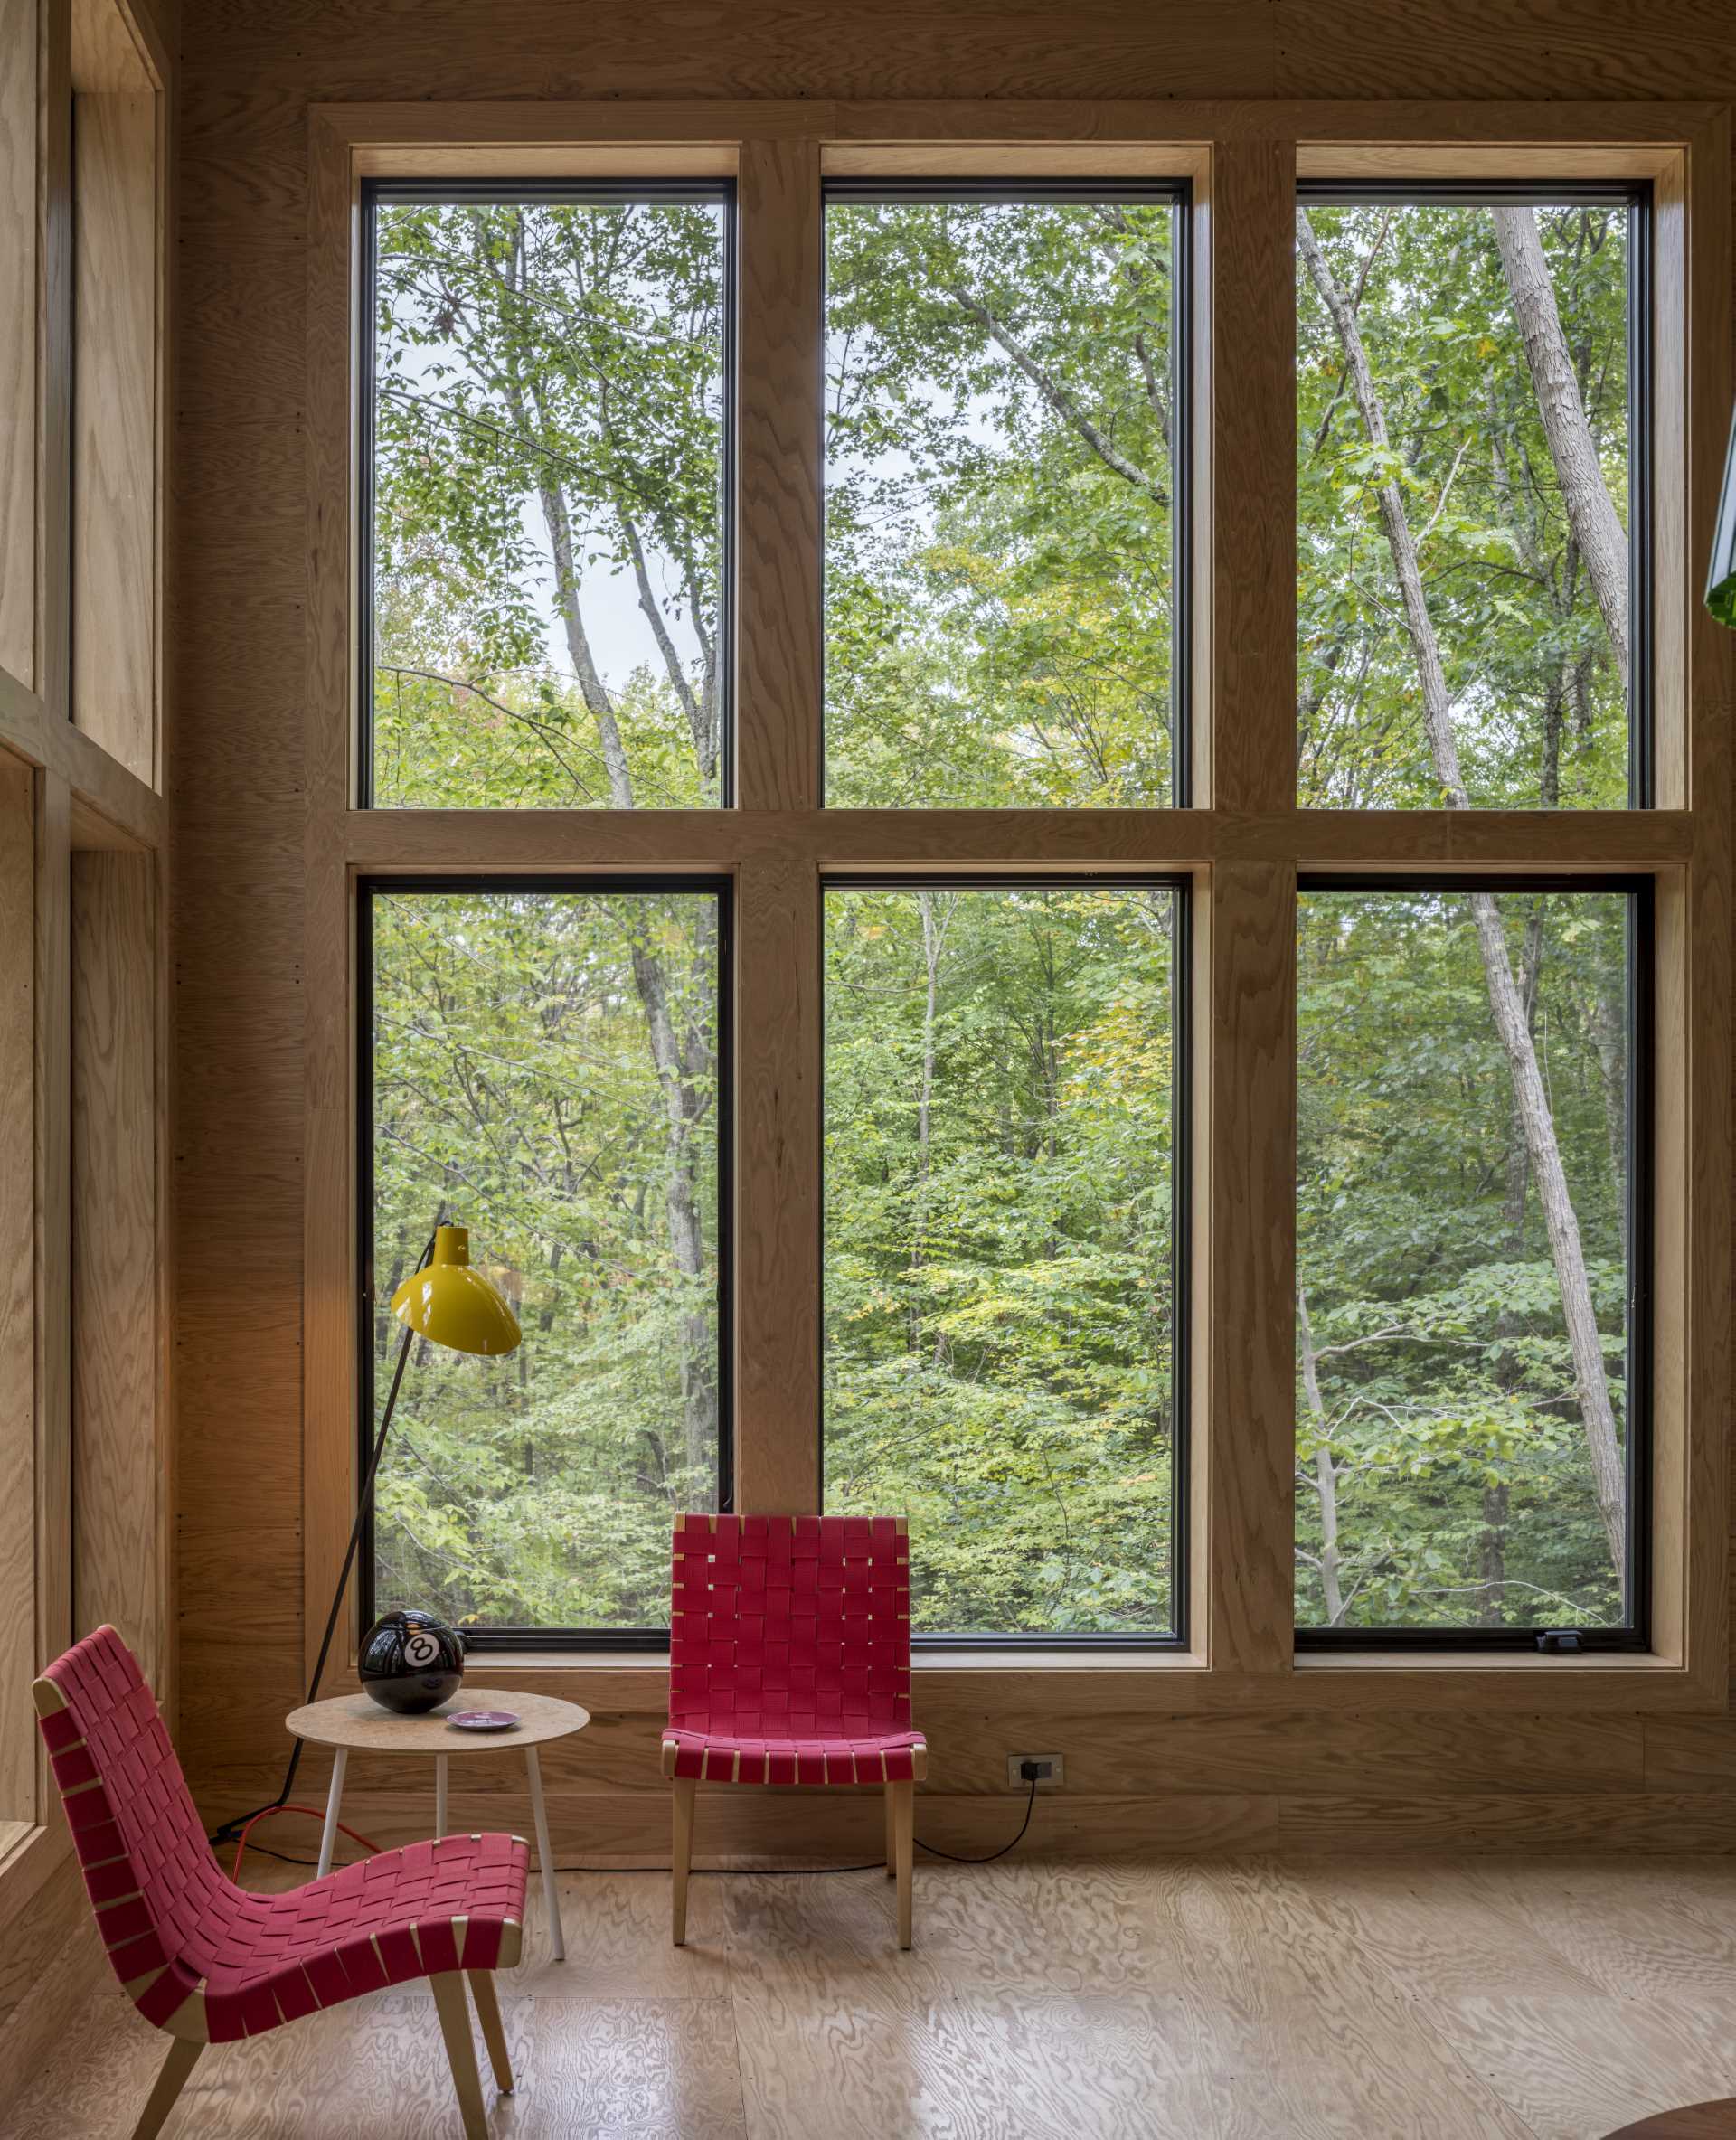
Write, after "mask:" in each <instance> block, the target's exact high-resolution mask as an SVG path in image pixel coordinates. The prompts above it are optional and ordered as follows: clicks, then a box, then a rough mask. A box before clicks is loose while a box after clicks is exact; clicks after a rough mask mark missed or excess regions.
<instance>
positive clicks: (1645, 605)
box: [1296, 178, 1657, 817]
mask: <svg viewBox="0 0 1736 2140" xmlns="http://www.w3.org/2000/svg"><path fill="white" fill-rule="evenodd" d="M1653 191H1654V189H1653V185H1652V182H1651V180H1650V179H1649V178H1636V179H1583V178H1577V179H1574V178H1564V179H1561V180H1560V181H1557V182H1554V183H1552V182H1551V181H1549V180H1547V179H1513V180H1495V179H1401V178H1394V179H1335V178H1304V179H1298V180H1297V188H1296V198H1297V207H1298V208H1307V207H1309V206H1311V205H1312V206H1318V207H1321V208H1371V207H1372V208H1379V207H1382V206H1391V207H1394V208H1437V207H1439V208H1526V207H1529V208H1571V207H1575V206H1585V207H1606V208H1608V207H1618V206H1619V207H1625V208H1626V209H1627V211H1628V632H1629V648H1628V808H1629V809H1630V810H1650V809H1655V808H1656V676H1655V660H1654V651H1655V641H1656V477H1655V471H1656V429H1655V427H1656V421H1657V410H1656V392H1655V382H1654V370H1655V367H1654V363H1653V354H1652V331H1653V326H1654V324H1655V322H1656V314H1657V306H1656V273H1655V257H1656V249H1655V245H1654V240H1653V230H1654V218H1655V208H1654V201H1653ZM1299 525H1300V523H1299V518H1298V529H1299ZM1377 807H1379V808H1388V807H1391V808H1392V815H1393V816H1395V817H1397V816H1402V815H1404V812H1403V810H1402V809H1401V808H1399V807H1396V806H1385V805H1381V806H1377ZM1497 807H1498V806H1495V805H1481V804H1479V805H1478V806H1477V808H1478V809H1479V810H1483V809H1487V810H1490V811H1494V810H1495V808H1497ZM1574 814H1575V813H1574V812H1572V811H1571V810H1568V811H1563V812H1562V815H1569V816H1571V815H1574Z"/></svg>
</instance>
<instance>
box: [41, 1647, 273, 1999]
mask: <svg viewBox="0 0 1736 2140" xmlns="http://www.w3.org/2000/svg"><path fill="white" fill-rule="evenodd" d="M35 1693H36V1708H37V1712H38V1722H39V1723H40V1725H41V1727H42V1737H43V1739H45V1740H46V1742H47V1745H48V1750H49V1755H50V1758H51V1759H52V1764H53V1768H54V1780H55V1782H56V1783H57V1784H58V1785H59V1786H60V1790H61V1803H62V1804H63V1805H64V1806H65V1808H66V1819H67V1825H68V1826H69V1827H70V1828H71V1831H72V1843H73V1847H74V1849H75V1850H76V1851H77V1852H78V1854H79V1862H80V1866H82V1868H83V1870H84V1884H85V1887H86V1888H87V1889H88V1890H89V1891H90V1902H91V1907H92V1908H93V1909H95V1910H96V1912H97V1927H98V1929H99V1931H100V1932H101V1934H102V1937H103V1944H104V1945H105V1946H106V1947H108V1949H109V1961H110V1962H112V1963H113V1965H114V1970H115V1975H117V1976H118V1978H119V1979H120V1981H121V1983H122V1984H134V1983H136V1982H137V1980H138V1979H140V1978H144V1977H149V1976H151V1975H152V1974H153V1973H154V1972H161V1974H160V1975H156V1977H155V1980H154V1981H152V1982H151V1983H149V1984H145V1985H143V1986H141V1987H140V1989H139V1990H138V1991H137V1994H136V1998H137V2005H138V2008H139V2011H140V2012H141V2013H143V2014H145V2016H146V2019H147V2020H149V2021H153V2022H158V2023H159V2024H160V2023H161V2022H165V2021H166V2020H167V2019H168V2017H169V2015H170V2014H172V2013H174V2012H175V2008H176V2007H177V2006H179V2005H180V2004H181V2003H182V2001H183V2000H184V1998H185V1997H186V1996H187V1994H188V1993H189V1992H191V1991H193V1990H194V1989H195V1988H196V1986H197V1984H198V1982H199V1977H200V1975H201V1972H200V1971H199V1969H198V1968H197V1967H196V1966H191V1965H190V1964H188V1963H187V1962H185V1961H184V1960H183V1959H182V1956H184V1954H185V1953H186V1951H187V1949H188V1948H189V1947H190V1946H192V1947H195V1949H196V1947H197V1941H196V1939H195V1938H194V1934H195V1932H196V1929H197V1928H198V1926H199V1925H200V1923H201V1921H202V1919H203V1921H204V1923H205V1924H206V1925H209V1924H210V1923H211V1921H212V1915H213V1906H216V1908H217V1909H221V1906H222V1905H221V1901H220V1898H226V1897H228V1896H229V1895H231V1894H232V1890H231V1889H230V1885H229V1882H228V1881H226V1880H225V1879H224V1878H223V1875H222V1871H220V1869H219V1867H218V1864H217V1861H216V1859H215V1858H214V1857H213V1856H212V1851H211V1845H210V1844H209V1843H207V1842H206V1840H205V1834H204V1830H203V1827H202V1826H201V1824H200V1820H199V1815H198V1812H197V1810H196V1809H195V1807H194V1805H193V1796H192V1794H191V1793H190V1792H189V1791H188V1789H187V1785H186V1778H185V1777H184V1776H183V1775H182V1773H181V1764H180V1762H179V1761H178V1760H176V1758H175V1749H174V1748H173V1747H172V1746H171V1745H170V1744H169V1735H168V1732H167V1731H166V1730H165V1728H164V1724H163V1718H162V1715H161V1712H160V1711H158V1709H157V1706H156V1698H155V1696H154V1695H153V1694H152V1692H151V1690H150V1688H149V1686H148V1685H147V1684H146V1679H145V1675H144V1673H142V1672H141V1671H140V1670H139V1668H138V1660H137V1657H135V1656H134V1654H133V1653H132V1652H131V1650H129V1649H128V1648H127V1645H126V1644H125V1643H124V1642H123V1641H122V1640H121V1638H120V1636H118V1635H117V1634H116V1632H115V1630H114V1629H113V1628H112V1627H99V1628H98V1629H97V1631H96V1633H95V1634H94V1635H87V1636H85V1638H84V1640H83V1641H82V1642H80V1643H76V1644H74V1645H73V1646H72V1648H71V1649H70V1650H68V1651H67V1653H66V1654H65V1655H64V1656H63V1657H61V1658H58V1659H57V1660H56V1661H55V1662H54V1663H53V1664H51V1665H50V1666H49V1668H48V1670H47V1672H46V1673H44V1674H43V1676H42V1678H41V1679H39V1680H38V1681H37V1682H36V1686H35ZM165 1964H167V1965H169V1966H168V1967H167V1968H166V1969H165V1967H164V1965H165Z"/></svg>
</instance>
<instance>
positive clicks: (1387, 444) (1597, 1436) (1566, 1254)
mask: <svg viewBox="0 0 1736 2140" xmlns="http://www.w3.org/2000/svg"><path fill="white" fill-rule="evenodd" d="M1296 230H1297V245H1298V247H1299V248H1300V250H1301V253H1302V258H1303V261H1304V263H1305V265H1306V266H1307V270H1308V275H1309V278H1310V279H1311V280H1312V281H1313V283H1314V286H1315V288H1316V290H1317V291H1318V292H1319V294H1320V299H1321V302H1322V303H1323V304H1324V305H1325V306H1326V310H1327V312H1328V313H1329V314H1330V315H1331V316H1332V322H1333V325H1334V327H1335V329H1336V331H1337V335H1338V341H1339V345H1340V347H1341V348H1342V349H1343V351H1344V364H1345V368H1346V370H1347V371H1348V372H1349V373H1350V378H1351V384H1352V387H1353V390H1354V393H1355V397H1356V405H1357V408H1358V409H1359V410H1360V411H1361V413H1362V418H1363V429H1365V430H1366V432H1367V433H1368V440H1369V444H1370V445H1371V446H1373V448H1375V450H1376V452H1378V453H1382V454H1385V453H1387V452H1388V451H1389V450H1390V448H1391V438H1390V437H1389V434H1388V431H1387V424H1386V411H1385V410H1384V408H1383V407H1382V402H1381V398H1380V395H1379V393H1378V392H1377V391H1376V390H1375V385H1374V375H1373V372H1372V371H1371V369H1370V367H1369V363H1368V355H1367V352H1366V351H1365V350H1364V348H1363V337H1362V331H1361V329H1360V328H1359V327H1358V325H1357V324H1356V316H1355V314H1354V311H1353V309H1352V308H1351V306H1350V304H1349V301H1348V300H1347V298H1346V297H1345V296H1344V291H1343V290H1342V289H1341V288H1339V286H1338V282H1337V279H1336V278H1335V276H1334V274H1333V272H1332V269H1331V266H1330V265H1329V263H1328V262H1327V259H1326V255H1325V253H1324V252H1322V251H1321V250H1320V245H1319V241H1318V240H1317V239H1316V237H1315V234H1314V226H1313V225H1312V223H1310V222H1309V221H1308V217H1307V211H1306V210H1305V209H1297V216H1296ZM1570 370H1571V368H1570ZM1576 391H1577V390H1576ZM1377 495H1378V501H1379V504H1380V512H1381V521H1382V526H1383V528H1384V529H1385V533H1386V539H1387V546H1388V549H1389V550H1390V551H1391V552H1392V570H1393V575H1394V577H1395V578H1396V579H1397V580H1398V583H1399V591H1400V595H1401V599H1402V601H1403V605H1404V619H1405V628H1406V631H1407V632H1408V634H1409V636H1410V639H1411V649H1412V652H1413V654H1414V655H1415V659H1416V665H1417V677H1418V682H1419V684H1420V690H1421V695H1422V717H1423V727H1424V729H1425V731H1426V732H1427V735H1428V739H1429V753H1430V755H1431V757H1432V759H1433V760H1434V767H1435V776H1436V778H1437V779H1439V782H1440V785H1441V788H1442V791H1443V793H1444V796H1445V798H1446V802H1447V806H1448V808H1449V809H1453V810H1464V809H1468V808H1469V807H1470V797H1469V796H1468V795H1467V792H1466V788H1465V782H1464V778H1463V775H1462V774H1461V772H1460V769H1459V762H1458V739H1457V738H1456V736H1455V735H1454V732H1453V716H1452V705H1451V702H1450V700H1449V698H1448V693H1447V679H1446V674H1445V672H1444V670H1443V669H1442V667H1441V661H1440V646H1439V641H1438V640H1437V639H1436V636H1435V629H1434V624H1433V622H1432V620H1431V618H1430V617H1429V605H1428V600H1427V598H1426V597H1425V595H1424V593H1423V586H1422V571H1421V568H1420V564H1419V562H1418V559H1417V546H1416V539H1415V537H1414V536H1413V535H1412V533H1411V524H1410V522H1409V520H1408V518H1407V516H1406V514H1405V509H1404V497H1403V494H1402V493H1401V490H1400V488H1399V486H1398V485H1397V484H1396V483H1384V484H1382V486H1381V487H1380V490H1379V492H1378V494H1377ZM1624 584H1625V581H1624ZM1469 904H1470V910H1471V918H1472V920H1473V921H1474V923H1475V924H1476V928H1477V945H1478V948H1479V949H1480V951H1481V953H1482V957H1483V974H1484V979H1485V982H1486V986H1487V989H1488V996H1489V1008H1490V1011H1491V1012H1492V1013H1493V1014H1494V1018H1495V1032H1496V1033H1497V1035H1498V1036H1499V1038H1500V1042H1501V1046H1502V1050H1503V1051H1504V1052H1505V1056H1506V1059H1507V1070H1508V1073H1509V1075H1510V1077H1511V1079H1512V1082H1513V1097H1514V1108H1515V1111H1516V1112H1517V1114H1518V1117H1519V1119H1520V1121H1521V1123H1522V1124H1523V1125H1524V1135H1525V1149H1526V1154H1527V1156H1528V1157H1529V1159H1530V1162H1531V1173H1532V1179H1533V1182H1534V1183H1536V1187H1537V1201H1538V1204H1539V1206H1540V1208H1541V1209H1542V1211H1543V1224H1544V1229H1545V1230H1546V1232H1547V1234H1548V1237H1549V1247H1550V1254H1551V1256H1552V1259H1553V1261H1554V1265H1555V1278H1556V1283H1557V1285H1558V1286H1559V1287H1560V1288H1561V1313H1562V1316H1563V1319H1564V1320H1565V1322H1566V1325H1567V1339H1568V1349H1569V1352H1570V1353H1571V1357H1572V1362H1573V1382H1574V1389H1575V1391H1576V1393H1577V1395H1578V1398H1579V1402H1580V1422H1581V1425H1582V1427H1583V1429H1584V1433H1585V1441H1586V1449H1587V1452H1588V1454H1589V1456H1590V1461H1591V1476H1592V1484H1593V1489H1594V1491H1595V1493H1596V1494H1597V1501H1598V1513H1599V1516H1600V1517H1601V1518H1602V1520H1603V1528H1604V1536H1605V1538H1606V1539H1607V1540H1608V1541H1609V1559H1610V1564H1611V1566H1612V1567H1613V1568H1614V1570H1615V1572H1616V1575H1617V1577H1618V1579H1620V1578H1621V1577H1623V1576H1624V1574H1625V1563H1626V1559H1627V1524H1626V1506H1625V1503H1626V1494H1625V1487H1624V1481H1623V1476H1622V1464H1621V1447H1620V1443H1619V1441H1618V1437H1617V1433H1616V1421H1615V1412H1614V1409H1613V1407H1612V1406H1611V1404H1610V1401H1609V1381H1608V1379H1607V1377H1606V1375H1605V1373H1604V1365H1603V1343H1602V1339H1601V1337H1600V1335H1599V1330H1598V1319H1597V1314H1596V1311H1595V1309H1594V1307H1593V1306H1592V1300H1591V1280H1590V1274H1589V1273H1588V1271H1587V1269H1586V1266H1585V1250H1584V1248H1583V1245H1582V1244H1581V1242H1580V1227H1579V1221H1578V1219H1577V1217H1576V1216H1575V1214H1574V1211H1573V1204H1572V1200H1571V1197H1570V1195H1569V1193H1568V1187H1567V1174H1566V1170H1565V1168H1564V1167H1563V1166H1562V1164H1561V1146H1560V1145H1559V1144H1558V1143H1557V1142H1556V1137H1555V1124H1554V1121H1553V1118H1552V1116H1551V1114H1550V1111H1549V1096H1548V1094H1547V1092H1546V1091H1545V1090H1544V1088H1543V1075H1542V1072H1541V1071H1540V1070H1539V1068H1538V1064H1537V1051H1536V1048H1535V1047H1534V1046H1533V1042H1532V1037H1531V1030H1530V1025H1529V1023H1528V1021H1527V1019H1526V1016H1525V1005H1524V998H1523V996H1522V995H1521V994H1520V990H1519V984H1518V982H1517V981H1516V980H1515V979H1514V971H1513V962H1512V959H1511V958H1510V957H1509V956H1508V951H1507V939H1506V932H1505V929H1504V928H1503V927H1502V923H1501V915H1500V910H1499V909H1498V908H1497V907H1496V905H1495V899H1494V897H1493V895H1492V894H1491V893H1489V892H1486V891H1479V892H1473V893H1472V894H1471V896H1470V901H1469Z"/></svg>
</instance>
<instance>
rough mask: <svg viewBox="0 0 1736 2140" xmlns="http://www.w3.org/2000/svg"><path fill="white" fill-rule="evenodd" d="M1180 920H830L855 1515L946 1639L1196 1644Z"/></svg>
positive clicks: (839, 915)
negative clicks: (1180, 1630)
mask: <svg viewBox="0 0 1736 2140" xmlns="http://www.w3.org/2000/svg"><path fill="white" fill-rule="evenodd" d="M1174 928H1175V900H1174V895H1173V894H1171V893H1169V892H1167V891H1157V890H1153V891H1054V892H1045V891H835V892H832V893H830V894H828V896H827V900H826V1506H827V1508H828V1509H830V1510H834V1511H836V1512H841V1513H868V1512H871V1511H882V1512H883V1511H886V1510H895V1511H898V1512H901V1513H908V1514H909V1516H910V1530H911V1557H912V1560H913V1563H914V1566H915V1571H916V1572H915V1585H914V1589H915V1599H914V1610H915V1614H916V1618H917V1623H918V1625H919V1626H927V1627H936V1628H945V1629H953V1630H984V1629H986V1630H991V1631H997V1632H1010V1631H1015V1630H1017V1629H1021V1628H1036V1629H1043V1630H1047V1631H1052V1632H1069V1633H1071V1632H1087V1631H1123V1632H1128V1631H1149V1630H1153V1629H1157V1630H1162V1629H1165V1628H1167V1627H1170V1626H1174V1624H1175V1622H1174V1618H1173V1614H1174V1609H1175V1600H1174V1598H1173V1597H1172V1594H1171V1580H1172V1570H1173V1556H1172V1523H1173V1508H1172V1495H1171V1475H1172V1474H1171V1459H1172V1455H1173V1452H1174V1447H1175V1386H1174V1364H1175V1331H1174V1327H1173V1315H1174V1298H1175V1296H1174V1283H1173V1276H1172V1270H1171V1257H1172V1253H1173V1240H1174V1236H1173V1224H1172V1211H1171V1198H1170V1186H1171V1182H1172V1178H1173V1174H1172V1168H1173V1156H1174V1155H1173V1143H1172V1139H1173V1132H1174V1125H1175V1114H1174V1107H1173V1085H1174V1076H1175V1062H1174V1051H1173V1032H1172V992H1173V979H1172V964H1171V961H1172V952H1173V934H1174Z"/></svg>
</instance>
